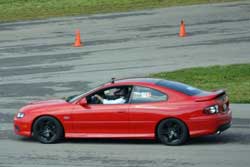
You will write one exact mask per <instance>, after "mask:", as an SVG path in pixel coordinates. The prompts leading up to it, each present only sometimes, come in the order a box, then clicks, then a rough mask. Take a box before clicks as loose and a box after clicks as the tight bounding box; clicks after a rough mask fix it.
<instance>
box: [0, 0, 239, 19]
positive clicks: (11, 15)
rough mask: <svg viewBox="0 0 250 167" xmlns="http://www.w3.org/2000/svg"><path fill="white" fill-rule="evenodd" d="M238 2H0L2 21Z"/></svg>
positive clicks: (87, 0)
mask: <svg viewBox="0 0 250 167" xmlns="http://www.w3.org/2000/svg"><path fill="white" fill-rule="evenodd" d="M229 1H237V0H0V22H6V21H15V20H27V19H39V18H48V17H55V16H69V15H81V14H94V13H107V12H121V11H131V10H140V9H149V8H158V7H168V6H177V5H191V4H200V3H215V2H229Z"/></svg>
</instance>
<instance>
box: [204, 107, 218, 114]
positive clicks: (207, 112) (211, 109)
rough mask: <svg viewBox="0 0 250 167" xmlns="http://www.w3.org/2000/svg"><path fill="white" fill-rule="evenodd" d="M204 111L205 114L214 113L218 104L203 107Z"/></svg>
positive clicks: (216, 111)
mask: <svg viewBox="0 0 250 167" xmlns="http://www.w3.org/2000/svg"><path fill="white" fill-rule="evenodd" d="M204 112H205V113H206V114H216V113H218V112H219V106H218V105H212V106H209V107H206V108H205V109H204Z"/></svg>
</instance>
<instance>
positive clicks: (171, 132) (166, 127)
mask: <svg viewBox="0 0 250 167" xmlns="http://www.w3.org/2000/svg"><path fill="white" fill-rule="evenodd" d="M157 137H158V139H159V140H160V141H161V142H162V143H163V144H166V145H181V144H183V143H185V142H186V140H187V138H188V129H187V127H186V125H185V124H184V123H183V122H182V121H180V120H178V119H174V118H170V119H166V120H163V121H162V122H161V123H160V124H159V126H158V128H157Z"/></svg>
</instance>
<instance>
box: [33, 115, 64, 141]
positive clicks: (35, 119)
mask: <svg viewBox="0 0 250 167" xmlns="http://www.w3.org/2000/svg"><path fill="white" fill-rule="evenodd" d="M41 117H51V118H54V119H55V120H57V121H58V122H59V124H60V125H61V127H62V129H63V137H64V136H65V129H64V126H63V124H62V122H61V121H60V120H59V119H58V118H57V117H55V116H54V115H49V114H44V115H39V116H37V117H35V118H34V119H33V121H32V124H31V134H32V135H33V126H34V123H35V122H36V121H37V120H38V119H39V118H41Z"/></svg>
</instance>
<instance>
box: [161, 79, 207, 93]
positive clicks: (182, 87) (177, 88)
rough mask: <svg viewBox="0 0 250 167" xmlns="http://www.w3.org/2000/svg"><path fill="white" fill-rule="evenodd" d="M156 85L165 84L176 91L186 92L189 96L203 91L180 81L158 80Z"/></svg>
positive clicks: (164, 85)
mask: <svg viewBox="0 0 250 167" xmlns="http://www.w3.org/2000/svg"><path fill="white" fill-rule="evenodd" d="M156 85H159V86H163V87H166V88H169V89H173V90H175V91H178V92H181V93H184V94H186V95H189V96H194V95H197V94H200V93H202V92H203V91H202V90H200V89H198V88H195V87H192V86H190V85H186V84H183V83H180V82H174V81H167V80H161V81H159V82H157V83H156Z"/></svg>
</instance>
